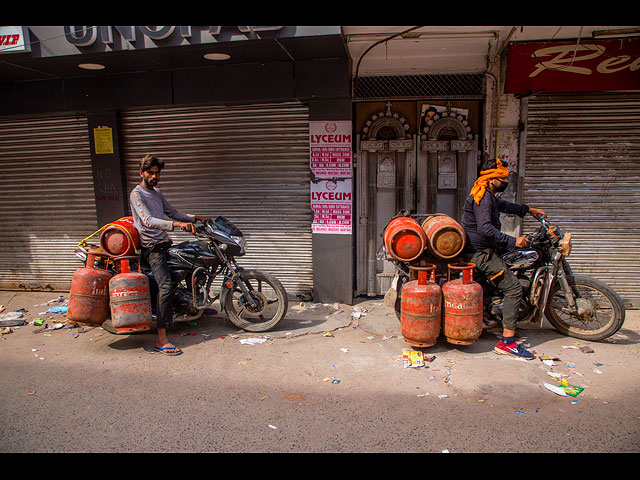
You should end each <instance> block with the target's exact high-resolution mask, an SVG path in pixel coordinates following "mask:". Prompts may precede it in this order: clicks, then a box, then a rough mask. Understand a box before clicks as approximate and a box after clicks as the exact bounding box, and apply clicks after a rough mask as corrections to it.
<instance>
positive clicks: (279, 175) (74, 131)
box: [0, 27, 352, 302]
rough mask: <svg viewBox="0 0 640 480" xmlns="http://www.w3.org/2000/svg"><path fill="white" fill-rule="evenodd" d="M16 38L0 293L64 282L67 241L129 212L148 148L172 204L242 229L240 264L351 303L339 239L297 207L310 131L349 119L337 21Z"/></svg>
mask: <svg viewBox="0 0 640 480" xmlns="http://www.w3.org/2000/svg"><path fill="white" fill-rule="evenodd" d="M14 28H15V27H14ZM22 33H23V34H25V37H24V38H25V41H24V43H23V44H24V45H26V46H27V47H28V48H25V49H23V50H22V51H11V52H10V51H6V52H5V54H6V55H7V56H8V55H12V57H11V59H12V61H13V62H12V63H15V64H16V65H18V64H19V65H20V66H16V68H14V69H11V72H10V73H11V74H12V75H11V76H12V78H13V81H10V82H5V83H4V88H3V89H2V92H3V93H2V98H0V103H2V105H3V107H2V110H1V111H0V162H1V164H0V168H1V170H2V172H1V176H0V211H1V213H2V217H1V218H2V220H0V228H1V229H2V240H1V241H0V265H1V266H0V288H16V289H23V288H26V289H51V290H64V289H68V288H69V285H70V281H71V277H72V275H73V272H74V271H75V269H77V268H78V267H79V263H78V261H77V259H76V258H75V256H74V255H73V251H74V247H75V245H76V244H77V243H78V242H79V241H80V240H82V239H83V238H85V237H86V236H88V235H90V234H91V233H93V232H94V231H96V230H97V229H98V228H99V227H100V226H102V225H105V224H106V223H108V222H110V221H113V220H116V219H117V218H120V217H122V216H127V215H129V213H130V212H129V207H128V192H130V190H131V189H132V188H133V187H134V186H135V184H137V183H138V182H139V174H138V162H139V159H140V158H141V157H142V156H143V155H145V154H147V153H150V154H154V155H156V156H158V157H159V158H162V159H164V160H165V161H166V168H165V171H164V172H163V178H162V180H163V181H162V185H161V188H162V190H163V192H164V193H165V195H166V196H167V198H168V199H169V200H170V201H171V203H172V204H173V205H174V206H175V207H176V208H178V209H180V210H182V211H185V212H189V213H197V214H200V215H213V216H217V215H224V216H225V217H227V218H229V219H230V220H231V221H233V222H234V223H236V224H237V225H238V226H239V227H240V228H241V230H243V232H245V235H246V236H247V242H248V254H247V255H246V257H244V258H243V262H242V263H243V266H246V268H260V269H263V270H266V271H269V272H271V273H273V274H274V275H275V276H276V277H278V278H279V279H280V280H281V281H282V283H283V284H284V285H285V287H286V289H287V291H288V293H289V295H290V296H291V297H292V298H296V297H298V296H301V297H305V298H308V297H309V296H310V295H311V296H313V297H314V299H316V300H318V301H342V302H351V293H352V292H351V290H352V288H351V281H352V279H351V276H352V270H351V268H350V267H349V266H350V265H351V263H352V252H351V249H350V248H345V245H350V244H351V235H343V234H338V233H337V232H328V233H324V232H323V233H316V232H315V231H312V224H313V223H314V211H313V210H312V208H311V203H310V202H311V190H312V185H313V182H312V174H311V171H310V162H311V157H310V125H313V124H314V122H344V121H347V122H350V121H351V102H350V98H349V95H350V92H349V88H348V87H349V72H350V62H349V60H348V55H347V54H346V52H345V49H344V45H343V43H342V40H341V37H340V29H339V27H22ZM34 39H38V41H34ZM29 46H30V47H29ZM45 46H46V48H44V47H45ZM210 58H216V59H219V58H221V59H222V61H219V62H218V63H215V64H212V61H211V60H210ZM80 64H82V65H84V66H85V68H90V69H91V70H81V69H79V68H78V65H80ZM5 68H8V69H10V67H7V66H6V65H5ZM31 75H32V76H31ZM3 78H10V77H9V76H4V77H3ZM349 160H350V158H349ZM349 166H350V165H349ZM349 222H350V219H349ZM332 233H336V234H335V235H334V234H332ZM172 238H173V239H174V241H181V240H184V239H186V236H185V234H180V233H173V234H172ZM327 255H330V256H331V259H332V261H331V264H329V263H327V262H326V256H327ZM335 265H342V266H343V267H341V268H339V269H338V273H335Z"/></svg>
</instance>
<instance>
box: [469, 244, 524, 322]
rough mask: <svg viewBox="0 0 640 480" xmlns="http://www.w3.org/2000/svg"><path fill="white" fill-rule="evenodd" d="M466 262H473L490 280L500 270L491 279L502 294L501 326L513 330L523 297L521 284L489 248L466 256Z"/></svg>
mask: <svg viewBox="0 0 640 480" xmlns="http://www.w3.org/2000/svg"><path fill="white" fill-rule="evenodd" d="M466 259H467V261H468V262H471V263H475V265H476V269H478V270H479V271H480V273H481V274H482V275H483V276H484V277H485V278H486V279H487V280H490V279H492V278H493V277H495V276H496V275H498V273H500V272H501V271H502V272H503V273H502V274H501V275H499V276H497V277H495V279H494V280H492V282H493V284H494V285H496V286H497V287H498V289H499V290H500V292H501V293H502V296H503V304H502V327H503V328H506V329H509V330H514V329H515V328H516V321H517V320H518V318H519V314H518V307H519V306H520V303H521V301H522V298H523V291H522V285H521V284H520V281H519V280H518V279H517V278H516V276H515V275H514V274H513V272H512V271H511V270H509V267H507V265H506V264H505V263H504V261H503V260H502V259H501V258H500V257H499V256H498V255H497V254H496V253H495V252H494V251H493V250H492V249H490V248H487V249H484V250H480V251H478V252H475V253H473V254H470V255H468V256H466Z"/></svg>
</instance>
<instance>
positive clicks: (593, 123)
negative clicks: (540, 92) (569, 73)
mask: <svg viewBox="0 0 640 480" xmlns="http://www.w3.org/2000/svg"><path fill="white" fill-rule="evenodd" d="M525 162H526V163H525V175H524V176H525V179H524V203H526V204H528V205H530V206H535V207H540V208H543V209H545V210H546V211H547V214H548V215H549V217H550V220H551V222H552V223H557V224H558V226H560V227H561V228H564V229H565V230H568V231H572V232H573V245H574V248H573V252H572V253H571V256H570V258H569V260H570V261H571V264H572V266H573V267H574V269H575V270H576V273H583V274H586V275H590V276H593V277H595V278H598V279H601V280H604V281H605V282H607V283H609V284H610V285H611V286H612V287H614V288H615V289H616V291H617V292H618V293H619V294H620V296H621V297H622V298H623V299H624V300H625V302H626V303H627V305H629V304H632V305H634V306H640V237H639V236H638V231H640V216H639V215H638V211H639V210H640V188H638V187H639V186H640V95H639V94H637V93H635V94H632V93H629V94H625V95H620V94H616V95H613V94H612V95H580V96H578V95H548V96H539V97H538V98H535V99H530V100H529V104H528V113H527V133H526V160H525ZM528 218H530V217H528ZM524 226H525V230H527V229H529V230H530V229H531V228H533V227H535V226H536V222H534V221H533V220H526V221H525V223H524Z"/></svg>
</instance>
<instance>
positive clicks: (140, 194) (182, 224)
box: [129, 155, 210, 355]
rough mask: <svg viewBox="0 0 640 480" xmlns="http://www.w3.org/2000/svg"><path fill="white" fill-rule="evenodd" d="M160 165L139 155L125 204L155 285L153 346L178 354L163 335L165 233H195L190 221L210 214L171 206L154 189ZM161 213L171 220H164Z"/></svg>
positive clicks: (168, 315) (167, 305) (169, 304)
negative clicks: (135, 177) (136, 177)
mask: <svg viewBox="0 0 640 480" xmlns="http://www.w3.org/2000/svg"><path fill="white" fill-rule="evenodd" d="M163 168H164V162H163V161H162V160H158V159H157V158H156V157H153V156H151V155H146V156H144V157H143V158H142V160H141V161H140V176H141V177H142V181H141V182H140V184H139V185H136V187H135V188H134V189H133V190H132V191H131V195H129V204H130V206H131V215H132V216H133V224H134V226H135V227H136V229H137V230H138V233H139V236H140V249H141V253H140V258H141V260H142V261H143V262H145V263H146V264H147V265H148V266H149V268H150V269H151V272H152V273H153V278H154V279H155V281H156V283H157V284H158V298H157V301H158V303H157V310H156V319H157V324H158V338H157V340H156V344H155V349H156V350H157V351H158V352H161V353H165V354H167V355H179V354H181V353H182V350H180V349H179V348H177V347H176V346H175V345H173V344H172V343H171V342H169V338H168V337H167V328H168V327H169V326H171V322H172V321H173V294H172V290H173V288H172V283H171V273H170V272H169V267H168V263H167V251H168V249H169V247H170V246H171V239H170V238H169V235H168V234H167V232H171V231H173V230H175V229H176V228H182V229H183V230H186V231H188V232H191V233H195V227H194V225H193V223H194V222H197V221H200V222H204V221H205V220H210V217H199V216H196V215H188V214H185V213H182V212H180V211H178V210H176V209H175V208H173V206H172V205H171V204H170V203H169V202H168V201H167V200H166V199H165V197H164V195H162V192H161V191H160V190H159V189H157V188H156V185H157V184H158V181H159V180H160V171H161V170H162V169H163ZM165 215H166V216H167V217H169V218H171V219H173V220H165Z"/></svg>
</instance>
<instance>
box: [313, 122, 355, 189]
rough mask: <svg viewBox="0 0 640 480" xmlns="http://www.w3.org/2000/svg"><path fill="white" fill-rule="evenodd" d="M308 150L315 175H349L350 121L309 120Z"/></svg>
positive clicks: (332, 176) (329, 176)
mask: <svg viewBox="0 0 640 480" xmlns="http://www.w3.org/2000/svg"><path fill="white" fill-rule="evenodd" d="M309 151H310V155H311V171H312V172H313V174H314V175H315V176H316V177H321V178H334V177H351V122H350V121H348V120H347V121H333V122H331V121H326V122H325V121H322V122H316V121H314V122H309Z"/></svg>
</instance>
